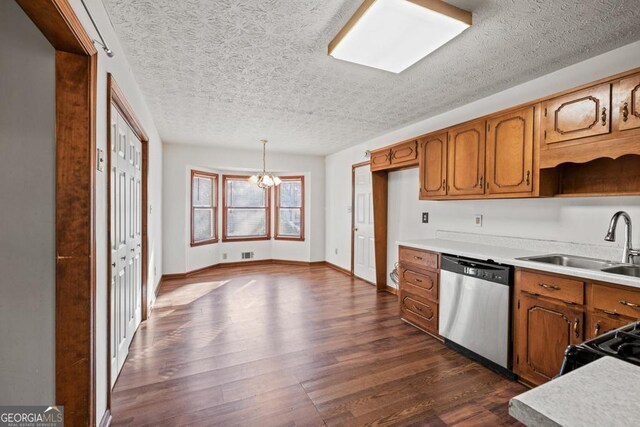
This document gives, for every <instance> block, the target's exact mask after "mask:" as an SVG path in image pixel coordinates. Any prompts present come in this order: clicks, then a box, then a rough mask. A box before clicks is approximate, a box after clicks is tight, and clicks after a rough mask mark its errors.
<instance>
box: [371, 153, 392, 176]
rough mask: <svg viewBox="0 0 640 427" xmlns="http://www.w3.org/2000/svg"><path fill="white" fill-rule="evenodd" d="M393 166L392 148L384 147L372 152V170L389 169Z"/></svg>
mask: <svg viewBox="0 0 640 427" xmlns="http://www.w3.org/2000/svg"><path fill="white" fill-rule="evenodd" d="M389 166H391V150H390V149H389V148H383V149H380V150H374V151H372V152H371V170H372V171H377V170H381V169H387V168H388V167H389Z"/></svg>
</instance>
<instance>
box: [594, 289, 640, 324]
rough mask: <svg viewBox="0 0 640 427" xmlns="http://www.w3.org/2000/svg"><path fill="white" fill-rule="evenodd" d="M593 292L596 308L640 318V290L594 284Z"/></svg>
mask: <svg viewBox="0 0 640 427" xmlns="http://www.w3.org/2000/svg"><path fill="white" fill-rule="evenodd" d="M591 292H592V294H591V301H592V305H593V307H594V308H597V309H600V310H604V311H608V312H612V313H617V314H622V315H623V316H629V317H632V318H634V319H638V318H640V291H636V290H632V289H629V290H627V289H620V288H614V287H610V286H603V285H592V286H591Z"/></svg>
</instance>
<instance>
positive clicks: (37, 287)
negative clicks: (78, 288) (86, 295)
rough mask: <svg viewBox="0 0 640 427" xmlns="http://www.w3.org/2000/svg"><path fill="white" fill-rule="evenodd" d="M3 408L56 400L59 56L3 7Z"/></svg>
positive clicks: (17, 13)
mask: <svg viewBox="0 0 640 427" xmlns="http://www.w3.org/2000/svg"><path fill="white" fill-rule="evenodd" d="M0 57H1V58H2V60H0V94H2V95H0V271H1V274H0V295H1V296H0V404H2V405H19V404H22V405H24V404H30V405H37V404H40V405H48V404H51V403H53V402H54V397H55V396H54V395H55V358H54V354H55V323H54V322H55V293H56V288H55V272H56V266H55V177H56V173H55V172H56V169H55V167H56V160H55V159H56V142H55V112H56V111H55V50H54V49H53V47H52V46H51V44H50V43H49V42H48V41H47V40H46V39H45V38H44V36H43V35H42V34H41V33H40V31H39V30H38V29H37V28H36V26H35V25H34V24H33V22H31V20H30V19H29V18H28V17H27V15H25V13H24V12H23V11H22V9H21V8H20V6H18V4H17V3H16V2H14V1H2V2H0Z"/></svg>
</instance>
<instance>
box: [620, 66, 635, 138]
mask: <svg viewBox="0 0 640 427" xmlns="http://www.w3.org/2000/svg"><path fill="white" fill-rule="evenodd" d="M616 92H617V97H616V98H617V99H616V103H617V105H616V107H617V108H618V109H619V118H618V123H619V124H618V128H619V129H620V130H621V131H624V130H629V129H639V128H640V73H639V74H634V75H633V76H630V77H627V78H624V79H622V80H620V83H619V84H618V88H617V91H616Z"/></svg>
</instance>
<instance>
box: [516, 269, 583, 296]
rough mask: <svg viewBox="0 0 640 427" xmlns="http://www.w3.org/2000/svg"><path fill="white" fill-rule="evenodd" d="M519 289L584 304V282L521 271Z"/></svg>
mask: <svg viewBox="0 0 640 427" xmlns="http://www.w3.org/2000/svg"><path fill="white" fill-rule="evenodd" d="M520 289H521V290H523V291H526V292H529V293H532V294H536V295H542V296H545V297H549V298H555V299H558V300H561V301H566V302H572V303H575V304H584V282H582V281H580V280H573V279H567V278H564V277H557V276H550V275H547V274H541V273H534V272H530V271H522V272H521V274H520Z"/></svg>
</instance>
